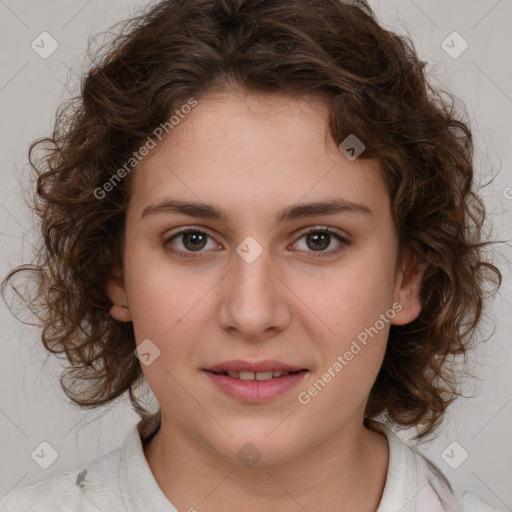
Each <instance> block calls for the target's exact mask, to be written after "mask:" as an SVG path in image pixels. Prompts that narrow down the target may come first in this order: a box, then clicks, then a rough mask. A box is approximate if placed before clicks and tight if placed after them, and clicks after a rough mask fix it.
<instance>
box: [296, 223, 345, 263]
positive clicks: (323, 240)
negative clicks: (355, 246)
mask: <svg viewBox="0 0 512 512" xmlns="http://www.w3.org/2000/svg"><path fill="white" fill-rule="evenodd" d="M302 239H304V241H305V244H304V245H305V246H306V249H299V250H305V251H307V252H313V253H319V254H318V255H317V254H314V255H313V257H314V258H324V257H327V256H332V255H334V254H338V253H339V252H341V251H342V250H343V249H344V248H345V246H347V245H348V244H349V242H348V240H346V239H345V238H344V237H342V236H341V235H340V234H338V233H337V232H336V231H333V230H331V229H328V228H313V229H310V230H308V231H306V232H305V233H303V234H302V236H301V237H300V238H299V241H298V242H295V244H294V245H297V244H299V242H300V241H301V240H302ZM333 241H336V242H337V247H336V248H335V249H331V250H329V251H326V249H327V248H328V247H329V246H330V245H331V244H332V242H333ZM310 249H311V250H310Z"/></svg>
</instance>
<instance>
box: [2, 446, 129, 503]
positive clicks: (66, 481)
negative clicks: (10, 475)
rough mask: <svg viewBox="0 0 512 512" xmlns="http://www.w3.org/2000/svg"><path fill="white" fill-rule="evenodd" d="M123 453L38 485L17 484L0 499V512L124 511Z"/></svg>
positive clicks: (111, 453) (88, 464)
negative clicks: (120, 488)
mask: <svg viewBox="0 0 512 512" xmlns="http://www.w3.org/2000/svg"><path fill="white" fill-rule="evenodd" d="M121 452H122V449H121V448H119V449H117V450H113V451H111V452H110V453H108V454H106V455H103V456H102V457H99V458H97V459H95V460H93V461H91V462H89V463H87V464H85V465H83V466H75V467H72V468H68V469H64V470H61V471H59V472H57V473H55V474H53V475H51V476H50V477H48V478H46V479H45V480H42V481H41V482H38V483H36V484H32V485H26V486H19V487H16V488H15V489H13V490H12V491H11V492H9V493H8V494H7V495H6V496H5V497H4V498H3V499H2V500H1V501H0V512H32V511H37V512H63V511H69V512H71V511H73V512H89V511H91V512H93V511H94V512H97V511H98V509H100V510H122V509H123V508H124V507H123V500H122V495H121V493H120V492H119V468H120V462H121Z"/></svg>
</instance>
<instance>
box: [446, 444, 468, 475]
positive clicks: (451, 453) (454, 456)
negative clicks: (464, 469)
mask: <svg viewBox="0 0 512 512" xmlns="http://www.w3.org/2000/svg"><path fill="white" fill-rule="evenodd" d="M468 457H469V453H468V452H467V451H466V450H465V449H464V448H463V447H462V446H461V445H460V444H459V443H457V441H453V443H450V444H449V445H448V446H447V447H446V448H445V449H444V450H443V453H441V458H442V459H443V460H444V461H445V462H446V464H448V466H450V467H451V468H452V469H457V468H458V467H460V466H462V464H463V463H464V462H465V461H466V459H467V458H468Z"/></svg>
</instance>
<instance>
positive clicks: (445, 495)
mask: <svg viewBox="0 0 512 512" xmlns="http://www.w3.org/2000/svg"><path fill="white" fill-rule="evenodd" d="M368 426H369V427H370V428H372V430H376V431H378V432H381V433H382V434H384V435H385V436H386V438H387V440H388V445H389V465H388V475H387V479H386V485H385V489H384V493H383V497H382V502H381V505H380V507H379V509H378V512H388V511H391V510H394V509H396V507H397V506H398V509H400V510H402V511H403V512H409V511H411V512H412V511H414V512H501V511H499V510H495V509H493V508H491V507H489V506H488V505H486V504H485V503H484V502H482V501H481V500H479V499H478V498H477V497H476V496H475V495H473V494H472V493H471V492H470V491H469V490H467V489H464V490H463V491H462V492H461V493H457V492H455V491H454V489H453V488H452V486H451V484H450V482H449V480H448V479H447V478H446V476H445V474H444V473H443V472H442V471H441V469H440V468H439V467H438V466H436V465H435V464H434V463H433V462H432V461H431V460H430V459H428V458H427V457H425V456H424V455H423V454H422V453H420V452H419V451H418V450H417V449H416V448H415V447H412V446H410V445H408V444H406V443H405V442H404V441H402V439H401V438H400V437H399V436H398V435H397V434H395V432H393V430H392V429H391V428H390V427H389V426H388V425H386V424H385V423H382V422H379V421H376V420H370V421H368Z"/></svg>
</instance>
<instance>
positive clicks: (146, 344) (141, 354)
mask: <svg viewBox="0 0 512 512" xmlns="http://www.w3.org/2000/svg"><path fill="white" fill-rule="evenodd" d="M133 353H134V354H135V356H136V357H137V358H138V359H139V360H140V362H141V363H142V364H143V365H144V366H149V365H150V364H151V363H152V362H153V361H154V360H155V359H156V358H157V357H158V356H159V355H160V349H159V348H158V347H157V346H156V345H155V344H154V343H153V342H152V341H151V340H150V339H145V340H143V341H141V342H140V343H139V346H138V347H137V348H136V349H135V350H134V351H133Z"/></svg>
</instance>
